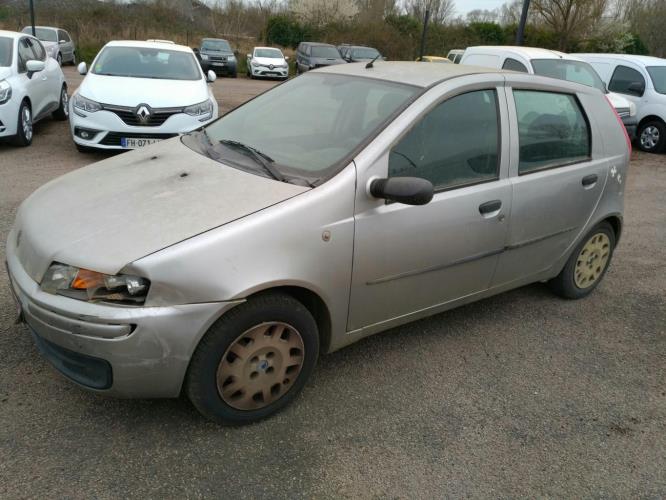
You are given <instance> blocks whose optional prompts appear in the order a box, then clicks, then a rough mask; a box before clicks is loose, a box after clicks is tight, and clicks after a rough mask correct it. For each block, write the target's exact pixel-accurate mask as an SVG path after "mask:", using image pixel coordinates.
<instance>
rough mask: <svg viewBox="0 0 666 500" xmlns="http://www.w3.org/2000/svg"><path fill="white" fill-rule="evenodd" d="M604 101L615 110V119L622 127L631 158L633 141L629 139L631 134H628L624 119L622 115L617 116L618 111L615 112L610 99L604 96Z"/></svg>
mask: <svg viewBox="0 0 666 500" xmlns="http://www.w3.org/2000/svg"><path fill="white" fill-rule="evenodd" d="M604 99H606V102H607V103H608V105H609V106H610V108H611V109H612V110H613V114H614V115H615V118H617V122H618V123H619V124H620V127H621V128H622V132H623V133H624V139H625V140H626V141H627V147H628V148H629V156H631V152H632V148H631V139H630V138H629V134H627V129H626V128H625V127H624V123H622V118H620V115H618V114H617V111H616V110H615V107H614V106H613V104H612V103H611V102H610V100H609V99H608V97H607V96H605V95H604Z"/></svg>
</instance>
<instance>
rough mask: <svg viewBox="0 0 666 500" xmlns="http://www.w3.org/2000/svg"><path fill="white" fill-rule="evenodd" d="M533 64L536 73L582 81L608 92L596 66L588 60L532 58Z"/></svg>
mask: <svg viewBox="0 0 666 500" xmlns="http://www.w3.org/2000/svg"><path fill="white" fill-rule="evenodd" d="M532 66H533V67H534V74H535V75H541V76H547V77H550V78H557V79H558V80H566V81H568V82H574V83H582V84H583V85H587V86H588V87H594V88H597V89H599V90H601V91H602V92H604V93H605V92H606V87H605V86H604V82H602V81H601V78H599V75H597V72H596V71H594V68H593V67H592V66H590V65H589V64H588V63H586V62H583V61H572V60H570V59H532Z"/></svg>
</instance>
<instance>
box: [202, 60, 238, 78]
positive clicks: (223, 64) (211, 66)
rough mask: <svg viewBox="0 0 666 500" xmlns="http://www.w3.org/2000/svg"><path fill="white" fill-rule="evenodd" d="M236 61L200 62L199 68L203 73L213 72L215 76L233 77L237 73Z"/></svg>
mask: <svg viewBox="0 0 666 500" xmlns="http://www.w3.org/2000/svg"><path fill="white" fill-rule="evenodd" d="M236 64H237V63H236V61H233V62H229V61H216V60H210V59H209V60H207V61H203V60H202V61H201V68H202V69H203V70H204V71H208V70H213V71H214V72H215V74H216V75H220V74H222V75H233V74H234V73H236V71H237V67H236Z"/></svg>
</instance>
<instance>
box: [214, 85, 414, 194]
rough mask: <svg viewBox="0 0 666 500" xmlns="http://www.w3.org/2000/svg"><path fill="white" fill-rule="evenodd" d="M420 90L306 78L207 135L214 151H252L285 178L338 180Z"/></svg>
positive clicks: (271, 93) (243, 108)
mask: <svg viewBox="0 0 666 500" xmlns="http://www.w3.org/2000/svg"><path fill="white" fill-rule="evenodd" d="M419 90H420V89H419V88H416V87H412V86H408V85H402V84H397V83H391V82H386V81H381V80H375V79H370V78H361V77H350V76H343V75H331V74H317V73H307V74H305V75H302V76H299V77H298V78H295V79H293V80H289V81H288V82H287V83H285V84H282V85H279V86H277V87H275V88H274V89H273V90H270V91H268V92H266V93H264V94H261V95H260V96H258V97H256V98H255V99H253V100H251V101H249V102H248V103H247V104H244V105H243V106H241V107H239V108H237V109H236V110H234V111H232V112H231V113H228V114H227V115H225V116H224V117H222V118H220V119H219V120H217V121H216V122H214V123H212V124H211V125H209V126H208V127H207V128H206V132H207V134H208V137H209V138H210V141H211V143H212V144H213V145H216V144H219V143H220V141H224V142H226V143H229V142H235V143H240V144H243V145H245V146H249V147H251V148H253V149H254V150H255V151H258V152H260V153H261V154H262V155H263V156H264V157H265V158H266V157H267V158H270V159H271V160H272V161H274V166H275V167H277V168H278V169H279V170H280V172H281V173H282V174H284V175H292V176H296V177H302V178H305V179H309V180H313V181H314V180H317V179H323V178H328V177H330V176H331V175H333V174H335V173H336V172H337V170H338V169H339V168H340V167H341V166H343V165H340V162H342V161H343V160H345V161H349V160H350V158H348V157H349V156H350V154H351V153H352V152H354V150H355V149H356V148H357V147H359V145H360V144H361V143H363V142H364V141H365V140H366V139H367V138H368V137H370V136H371V135H372V134H373V133H374V132H375V131H377V130H378V129H379V128H380V127H381V126H382V125H384V124H385V123H386V122H387V121H388V120H389V118H391V116H392V115H393V113H395V112H396V111H397V110H398V109H401V108H402V107H403V106H405V105H406V104H407V103H408V102H409V100H410V99H411V98H412V97H413V96H414V95H416V93H417V92H419ZM245 156H246V157H248V155H245ZM220 159H221V160H223V161H225V160H226V161H233V159H234V158H233V157H230V156H229V155H227V156H223V157H222V158H220ZM255 163H256V162H250V163H249V166H250V167H253V166H254V164H255ZM246 167H247V166H246ZM255 168H256V167H255ZM257 172H258V173H259V172H260V171H259V170H257Z"/></svg>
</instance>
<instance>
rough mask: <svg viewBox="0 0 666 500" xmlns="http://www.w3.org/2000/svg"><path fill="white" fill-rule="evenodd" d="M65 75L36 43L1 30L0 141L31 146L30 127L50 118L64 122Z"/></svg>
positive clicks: (37, 41)
mask: <svg viewBox="0 0 666 500" xmlns="http://www.w3.org/2000/svg"><path fill="white" fill-rule="evenodd" d="M67 103H68V96H67V84H66V83H65V75H63V73H62V70H61V69H60V66H59V65H58V63H57V62H56V60H55V59H53V58H51V57H48V56H47V55H46V50H45V49H44V46H43V45H42V44H41V42H40V41H39V40H37V39H36V38H34V37H32V36H30V35H26V34H24V33H16V32H14V31H1V30H0V139H10V140H12V141H13V142H14V144H16V145H18V146H28V145H30V143H32V135H33V132H32V126H33V124H34V123H35V122H36V121H38V120H41V119H42V118H45V117H47V116H49V115H52V116H53V118H55V119H56V120H66V119H67V114H68V107H67Z"/></svg>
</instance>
